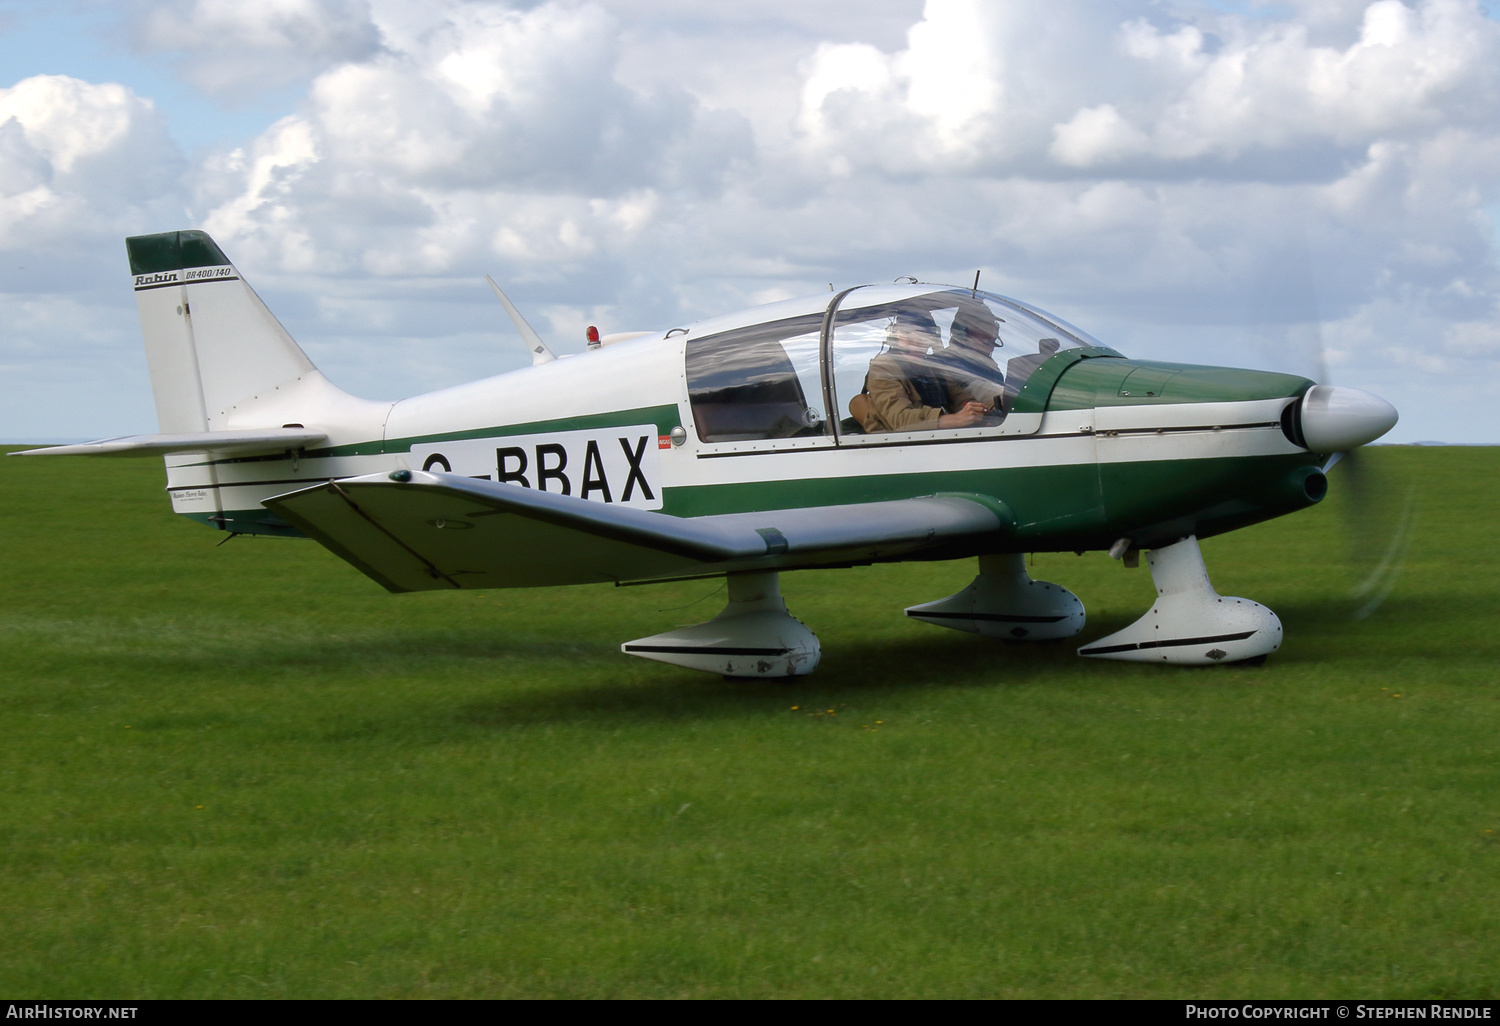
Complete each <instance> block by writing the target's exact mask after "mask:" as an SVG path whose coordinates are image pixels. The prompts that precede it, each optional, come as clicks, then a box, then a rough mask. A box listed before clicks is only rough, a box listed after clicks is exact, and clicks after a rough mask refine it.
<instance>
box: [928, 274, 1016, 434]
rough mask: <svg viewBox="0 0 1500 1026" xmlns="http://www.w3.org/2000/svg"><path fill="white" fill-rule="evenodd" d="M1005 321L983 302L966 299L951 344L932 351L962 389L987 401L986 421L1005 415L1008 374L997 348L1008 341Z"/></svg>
mask: <svg viewBox="0 0 1500 1026" xmlns="http://www.w3.org/2000/svg"><path fill="white" fill-rule="evenodd" d="M1003 323H1004V319H1003V318H1000V317H996V316H995V315H994V313H993V312H991V310H990V308H989V307H988V306H986V305H984V304H983V303H965V304H964V305H962V306H960V307H959V308H958V312H957V313H956V314H955V315H954V317H953V326H952V327H951V328H950V329H949V332H948V347H947V348H946V349H942V350H936V351H934V353H933V355H932V362H933V363H936V364H937V365H939V366H940V367H941V368H942V369H943V371H944V372H945V373H946V374H947V376H948V377H949V379H950V380H952V381H953V382H954V383H956V384H957V386H958V388H959V389H960V390H961V391H963V392H965V393H967V394H968V395H971V396H974V397H975V398H977V399H978V400H979V401H980V402H981V403H983V404H984V407H985V411H986V421H985V422H986V423H989V422H992V421H994V420H996V419H997V418H998V417H1001V416H1003V414H1002V413H1001V410H1002V397H1003V395H1004V390H1005V376H1004V375H1003V374H1001V373H1000V368H999V367H998V366H997V365H996V362H995V356H996V353H995V350H996V349H998V348H1000V347H1001V346H1003V345H1004V344H1005V343H1004V342H1002V341H1001V340H1000V325H1001V324H1003Z"/></svg>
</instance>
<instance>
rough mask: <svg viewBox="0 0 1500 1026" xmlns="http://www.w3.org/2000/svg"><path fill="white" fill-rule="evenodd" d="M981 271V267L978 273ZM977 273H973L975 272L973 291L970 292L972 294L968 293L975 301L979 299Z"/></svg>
mask: <svg viewBox="0 0 1500 1026" xmlns="http://www.w3.org/2000/svg"><path fill="white" fill-rule="evenodd" d="M982 270H984V268H982V267H981V268H980V269H979V271H982ZM979 271H975V272H974V289H973V291H972V292H971V293H970V295H971V296H972V297H973V298H975V299H978V298H979Z"/></svg>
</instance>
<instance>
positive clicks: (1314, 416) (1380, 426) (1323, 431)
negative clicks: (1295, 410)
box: [1302, 385, 1398, 453]
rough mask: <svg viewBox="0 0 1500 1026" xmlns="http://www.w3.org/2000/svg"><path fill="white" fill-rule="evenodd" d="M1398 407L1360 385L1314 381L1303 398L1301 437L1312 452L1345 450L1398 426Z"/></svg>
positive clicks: (1365, 442) (1371, 439)
mask: <svg viewBox="0 0 1500 1026" xmlns="http://www.w3.org/2000/svg"><path fill="white" fill-rule="evenodd" d="M1397 417H1398V414H1397V413H1396V408H1395V407H1394V406H1392V405H1391V404H1390V403H1388V402H1386V401H1385V400H1384V399H1382V398H1380V396H1378V395H1371V394H1370V393H1369V392H1366V391H1363V390H1361V389H1358V388H1342V387H1339V386H1336V385H1314V386H1313V387H1312V388H1310V389H1308V390H1307V395H1306V396H1305V397H1304V398H1303V400H1302V437H1303V438H1304V439H1306V440H1307V447H1308V448H1309V449H1310V450H1312V451H1313V452H1322V453H1333V452H1343V451H1345V450H1346V449H1353V448H1355V447H1357V446H1361V445H1365V444H1367V443H1369V442H1373V441H1375V439H1377V438H1379V437H1380V436H1381V435H1383V434H1385V433H1386V432H1387V431H1389V430H1390V429H1391V428H1393V427H1395V426H1396V420H1397Z"/></svg>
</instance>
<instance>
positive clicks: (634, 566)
mask: <svg viewBox="0 0 1500 1026" xmlns="http://www.w3.org/2000/svg"><path fill="white" fill-rule="evenodd" d="M394 477H395V478H398V479H393V476H392V475H386V474H377V475H371V476H368V477H354V478H346V479H344V480H341V481H330V482H328V483H327V484H323V485H318V486H317V487H314V488H307V489H303V490H302V491H297V492H291V493H289V494H286V495H281V496H277V497H275V498H272V499H267V500H266V501H265V505H266V507H267V508H269V509H271V510H272V511H274V512H275V513H276V514H277V515H279V516H281V517H283V518H284V519H286V520H287V521H288V522H290V523H292V524H294V525H295V526H297V527H298V528H300V529H301V530H302V531H303V532H305V533H306V534H308V535H309V536H311V537H313V538H315V539H317V540H318V541H319V542H321V543H322V544H323V545H325V546H326V547H327V548H329V549H330V550H331V551H333V552H334V553H336V554H337V555H338V556H340V557H342V558H343V559H345V560H347V561H348V562H350V563H352V564H353V565H354V566H356V567H358V568H359V569H360V570H361V571H363V572H364V573H366V574H367V575H369V576H370V577H372V578H373V579H375V580H376V581H378V582H380V583H381V584H382V585H384V586H385V587H386V588H388V589H389V590H391V591H424V590H431V589H442V588H515V587H538V586H548V585H559V584H582V583H589V582H602V581H615V582H623V581H646V580H659V579H662V578H669V577H679V576H692V575H696V574H703V573H730V572H740V571H750V570H780V569H792V568H795V567H811V566H826V565H830V564H839V563H851V562H869V561H872V560H876V559H883V558H889V557H892V556H895V555H905V554H910V553H913V552H917V551H920V550H922V549H928V548H934V547H936V546H938V545H941V544H944V543H947V542H950V541H952V540H954V539H956V538H967V537H972V536H976V535H984V534H994V533H997V532H999V531H1000V530H1002V529H1003V528H1006V527H1009V526H1010V524H1009V522H1008V519H1007V518H1006V517H1005V516H1004V515H1003V513H1004V512H1005V511H1004V507H1003V506H1001V505H1000V504H998V503H995V502H994V500H983V499H981V498H980V497H978V496H976V497H974V498H972V499H971V498H966V497H960V496H928V497H926V498H918V499H900V500H896V501H891V502H873V503H864V504H859V505H850V506H820V507H811V508H804V509H785V510H768V511H766V512H763V513H733V514H722V515H718V516H706V517H691V518H683V517H674V516H669V515H667V514H663V513H654V512H651V511H649V510H642V509H636V508H632V507H629V506H621V505H615V504H610V503H604V502H593V501H589V500H585V499H580V498H576V497H574V496H570V495H562V494H559V493H556V492H540V491H536V490H533V489H530V488H523V487H520V486H519V485H513V484H500V483H497V482H493V481H485V480H479V479H474V478H467V477H462V476H459V475H456V474H433V473H426V472H422V471H397V472H396V474H395V475H394ZM997 510H999V512H997Z"/></svg>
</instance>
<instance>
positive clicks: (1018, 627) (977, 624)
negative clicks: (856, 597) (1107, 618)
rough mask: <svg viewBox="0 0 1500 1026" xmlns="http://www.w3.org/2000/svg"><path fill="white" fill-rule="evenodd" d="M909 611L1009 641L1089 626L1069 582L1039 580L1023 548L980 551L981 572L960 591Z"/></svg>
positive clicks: (1065, 634) (1069, 633)
mask: <svg viewBox="0 0 1500 1026" xmlns="http://www.w3.org/2000/svg"><path fill="white" fill-rule="evenodd" d="M906 615H907V616H909V617H911V618H912V619H914V620H921V621H923V622H924V623H930V624H933V625H935V626H938V627H950V628H952V629H953V630H956V631H968V632H969V633H970V634H981V635H983V636H985V637H987V638H1002V639H1004V640H1005V641H1056V640H1058V639H1059V638H1071V637H1073V636H1074V635H1075V634H1077V633H1078V632H1079V631H1081V630H1083V620H1084V611H1083V603H1082V602H1080V601H1079V600H1078V596H1077V595H1074V594H1073V593H1072V592H1071V591H1069V590H1068V589H1067V588H1064V587H1063V586H1062V585H1060V584H1049V583H1048V582H1046V581H1033V580H1032V579H1031V578H1030V577H1028V576H1027V574H1026V557H1025V556H1023V555H1022V554H1021V553H1019V552H1011V553H1005V554H1003V555H996V556H980V557H979V576H978V577H976V578H974V580H973V581H971V582H970V583H969V586H968V587H967V588H965V589H964V590H963V591H960V592H958V593H957V594H955V595H949V596H948V597H947V598H945V599H938V600H937V601H936V602H928V603H925V604H923V605H920V606H910V607H908V608H907V610H906Z"/></svg>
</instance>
